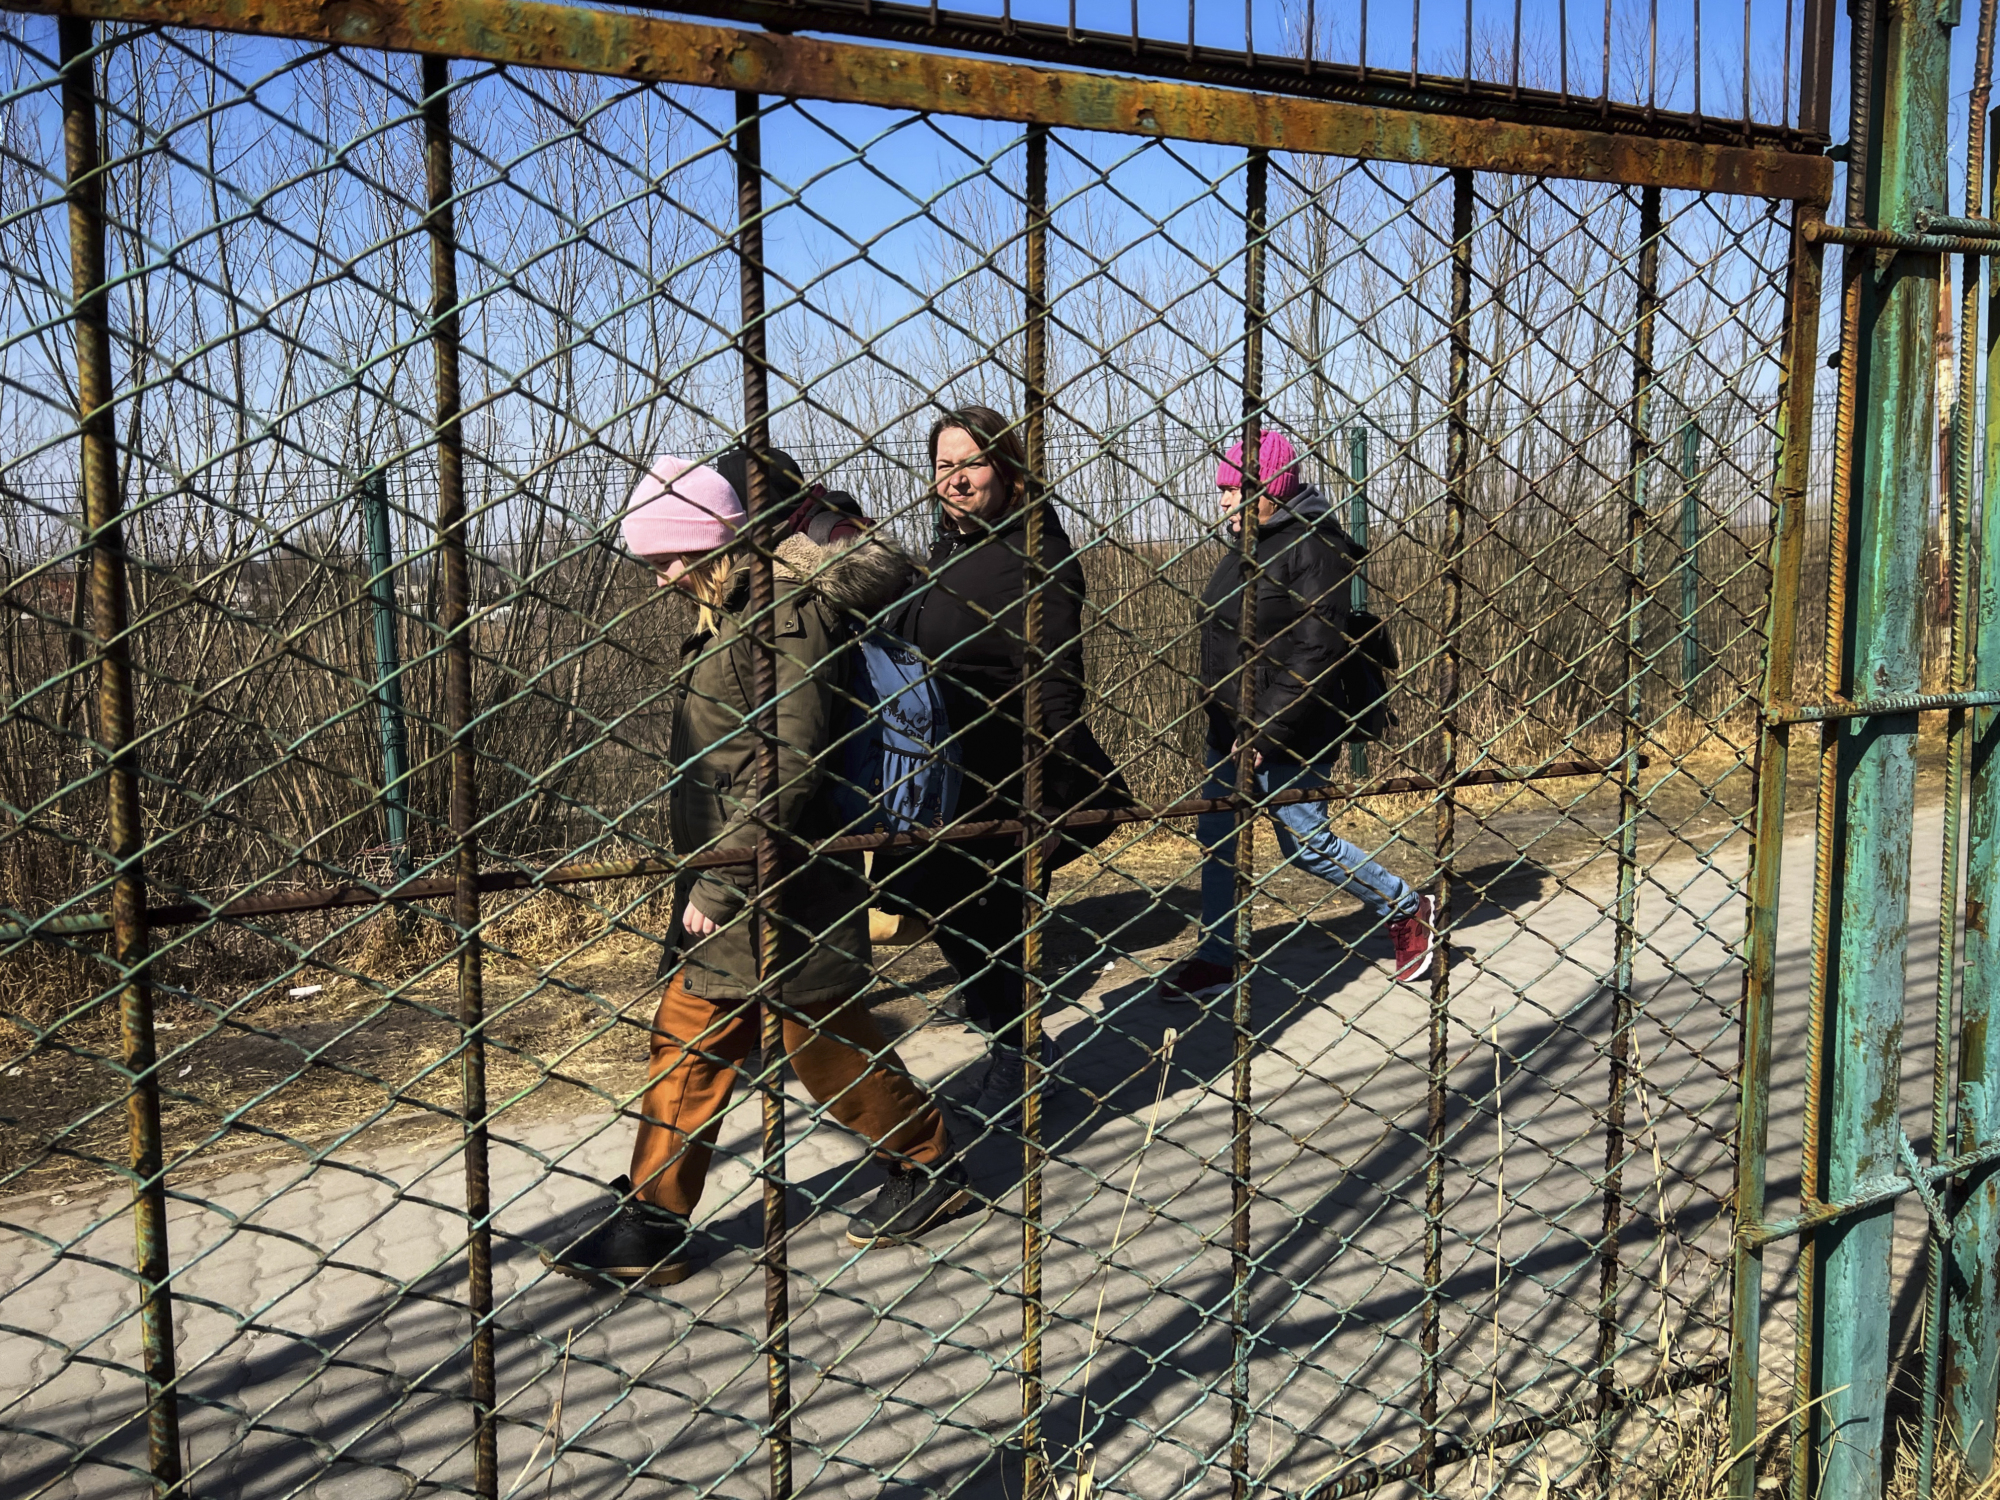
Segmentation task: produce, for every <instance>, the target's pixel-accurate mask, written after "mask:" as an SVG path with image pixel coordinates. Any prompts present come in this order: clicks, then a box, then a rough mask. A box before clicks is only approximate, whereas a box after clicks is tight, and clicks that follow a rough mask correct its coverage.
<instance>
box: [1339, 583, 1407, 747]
mask: <svg viewBox="0 0 2000 1500" xmlns="http://www.w3.org/2000/svg"><path fill="white" fill-rule="evenodd" d="M1342 628H1343V629H1344V630H1345V632H1346V635H1347V654H1346V655H1345V656H1344V657H1342V658H1341V661H1340V701H1341V703H1342V704H1343V705H1344V706H1345V708H1346V712H1347V725H1348V731H1347V732H1348V736H1349V737H1350V738H1351V739H1357V740H1379V739H1381V738H1383V737H1384V736H1385V735H1387V734H1388V732H1389V730H1390V729H1391V728H1392V727H1393V726H1394V725H1395V723H1396V715H1395V712H1394V711H1393V710H1392V709H1391V708H1390V707H1389V691H1390V689H1391V688H1393V687H1394V686H1395V685H1396V674H1397V672H1399V671H1400V670H1402V665H1403V664H1402V661H1401V660H1400V658H1398V657H1397V655H1396V643H1395V641H1393V640H1392V639H1390V636H1389V625H1388V622H1387V621H1385V620H1384V619H1383V618H1382V617H1381V616H1380V615H1373V614H1370V613H1369V612H1368V611H1367V610H1365V609H1357V610H1352V611H1350V612H1349V613H1348V615H1347V619H1346V622H1345V624H1344V625H1343V627H1342Z"/></svg>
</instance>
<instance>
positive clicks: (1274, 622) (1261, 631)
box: [1201, 485, 1362, 762]
mask: <svg viewBox="0 0 2000 1500" xmlns="http://www.w3.org/2000/svg"><path fill="white" fill-rule="evenodd" d="M1228 536H1229V544H1230V545H1229V552H1228V555H1227V556H1225V557H1224V558H1223V559H1222V561H1221V562H1220V563H1218V564H1217V565H1216V569H1215V574H1214V576H1213V577H1211V578H1210V579H1209V581H1208V587H1207V589H1205V590H1204V591H1203V592H1202V596H1201V685H1202V690H1203V692H1204V694H1205V695H1206V705H1205V706H1206V708H1207V710H1208V740H1209V744H1210V746H1211V747H1214V748H1218V749H1227V748H1228V747H1229V746H1230V745H1231V744H1233V743H1234V742H1235V741H1236V739H1237V738H1238V735H1237V724H1236V715H1237V706H1238V703H1239V692H1240V688H1239V678H1238V676H1237V671H1238V664H1239V663H1240V662H1241V660H1242V654H1241V653H1242V646H1241V643H1240V637H1239V634H1238V629H1239V627H1238V624H1237V621H1238V619H1239V617H1240V613H1241V607H1242V600H1243V555H1242V551H1241V548H1240V546H1239V545H1238V539H1237V537H1236V535H1235V534H1234V533H1229V534H1228ZM1361 555H1362V554H1361V549H1360V548H1359V547H1357V546H1356V545H1355V544H1354V541H1353V540H1352V538H1350V537H1349V536H1348V534H1347V533H1346V532H1345V531H1343V530H1341V528H1340V524H1339V522H1337V521H1336V520H1334V518H1333V513H1332V511H1331V509H1330V508H1329V507H1328V505H1327V503H1326V500H1325V498H1324V497H1323V496H1322V495H1321V494H1320V492H1319V491H1318V490H1317V489H1315V488H1313V487H1312V486H1311V485H1306V486H1304V487H1303V488H1301V489H1300V490H1299V492H1298V493H1297V494H1296V495H1294V496H1293V497H1292V499H1291V501H1290V503H1289V504H1287V505H1286V506H1285V507H1284V508H1283V509H1281V510H1280V511H1279V512H1278V513H1277V514H1276V515H1274V516H1273V517H1272V518H1271V519H1270V520H1268V521H1266V522H1264V523H1263V525H1262V526H1261V527H1259V528H1258V533H1257V561H1258V564H1259V566H1260V568H1261V570H1262V573H1263V585H1262V587H1261V588H1259V590H1258V592H1257V615H1256V621H1255V624H1256V646H1257V650H1256V654H1255V655H1254V656H1253V657H1252V658H1251V671H1252V677H1251V680H1252V682H1253V683H1254V685H1255V686H1254V691H1255V698H1254V700H1253V701H1254V702H1255V704H1256V708H1255V710H1254V713H1253V717H1252V723H1251V729H1252V735H1251V742H1252V743H1253V744H1254V745H1255V746H1256V748H1257V749H1258V750H1260V751H1262V752H1263V754H1264V757H1265V759H1267V760H1273V759H1275V760H1279V761H1283V762H1311V761H1315V760H1319V759H1321V758H1323V757H1324V756H1325V754H1326V752H1327V751H1328V750H1330V749H1331V748H1332V747H1333V746H1335V745H1337V744H1339V743H1340V742H1341V740H1342V739H1344V738H1345V737H1346V735H1347V733H1348V728H1349V725H1348V716H1349V711H1350V708H1351V705H1349V704H1348V703H1347V702H1346V701H1345V694H1344V693H1343V692H1342V690H1341V666H1342V663H1343V662H1344V661H1345V660H1346V658H1347V653H1348V651H1349V650H1350V646H1349V643H1348V639H1347V632H1346V625H1347V617H1348V613H1349V611H1350V608H1351V603H1352V598H1353V589H1352V584H1353V578H1354V566H1355V564H1356V562H1358V561H1359V560H1360V558H1361Z"/></svg>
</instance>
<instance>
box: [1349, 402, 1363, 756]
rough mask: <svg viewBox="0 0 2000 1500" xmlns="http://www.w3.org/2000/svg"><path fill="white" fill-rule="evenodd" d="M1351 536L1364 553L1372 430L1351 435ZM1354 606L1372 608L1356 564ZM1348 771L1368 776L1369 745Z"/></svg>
mask: <svg viewBox="0 0 2000 1500" xmlns="http://www.w3.org/2000/svg"><path fill="white" fill-rule="evenodd" d="M1347 485H1348V489H1347V534H1348V535H1349V536H1351V537H1353V538H1354V542H1355V545H1356V546H1358V547H1360V548H1361V549H1362V550H1363V551H1366V550H1367V547H1368V429H1367V428H1365V427H1359V426H1357V427H1355V428H1353V429H1351V430H1350V431H1349V432H1348V434H1347ZM1352 587H1353V593H1352V596H1351V603H1352V607H1353V609H1354V610H1355V612H1356V613H1357V614H1358V613H1359V612H1360V611H1362V610H1364V609H1366V608H1368V573H1367V569H1366V565H1365V564H1362V563H1356V564H1355V565H1354V582H1353V586H1352ZM1347 769H1348V770H1350V771H1352V772H1353V773H1354V774H1355V775H1356V776H1366V775H1367V774H1368V746H1367V745H1365V744H1364V743H1362V741H1360V740H1358V739H1356V740H1352V741H1350V742H1349V744H1348V746H1347Z"/></svg>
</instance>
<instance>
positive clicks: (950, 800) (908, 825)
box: [833, 630, 962, 834]
mask: <svg viewBox="0 0 2000 1500" xmlns="http://www.w3.org/2000/svg"><path fill="white" fill-rule="evenodd" d="M850 644H851V646H852V649H853V656H852V657H851V658H850V660H851V665H850V667H849V669H848V681H847V695H848V709H847V714H846V716H845V722H844V723H843V726H842V731H841V736H840V745H839V749H838V751H837V755H838V765H837V766H836V768H835V772H834V774H835V778H836V779H835V782H834V789H833V800H834V806H835V807H836V808H838V809H839V812H840V820H841V824H842V832H843V833H847V834H861V833H910V832H912V831H914V830H917V829H930V830H937V829H941V828H943V827H944V825H945V824H946V823H948V822H949V821H950V820H951V816H952V814H953V813H954V812H955V811H957V808H958V785H959V780H960V777H961V775H962V773H961V771H960V768H959V763H958V747H957V746H956V745H954V744H952V743H951V724H950V722H949V721H948V719H947V717H946V714H945V709H944V695H943V694H941V693H940V692H939V691H938V688H937V684H936V683H935V682H933V681H932V680H931V676H930V673H929V672H928V671H927V670H926V669H925V667H924V664H923V662H922V661H921V660H919V659H918V656H917V653H916V652H915V651H914V650H913V649H911V647H910V644H909V643H908V642H907V641H904V640H900V639H898V638H897V637H896V636H893V635H891V634H889V633H888V632H887V631H885V630H868V631H864V632H862V633H861V634H859V635H857V636H856V637H854V639H853V641H852V642H851V643H850Z"/></svg>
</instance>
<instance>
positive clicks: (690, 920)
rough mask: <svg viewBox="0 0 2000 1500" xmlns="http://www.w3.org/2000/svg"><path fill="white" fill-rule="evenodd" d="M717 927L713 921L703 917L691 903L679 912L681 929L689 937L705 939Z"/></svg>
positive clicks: (698, 909)
mask: <svg viewBox="0 0 2000 1500" xmlns="http://www.w3.org/2000/svg"><path fill="white" fill-rule="evenodd" d="M718 925H719V924H718V923H716V922H715V921H714V920H713V919H711V918H709V917H705V916H703V915H702V913H701V910H700V908H699V907H697V906H696V905H695V904H694V903H693V902H692V901H690V902H688V904H687V906H686V908H685V909H684V910H683V911H682V912H681V927H682V928H683V930H685V931H686V933H687V935H688V936H689V937H698V938H701V937H707V936H708V935H709V934H710V933H711V932H713V931H715V929H716V927H717V926H718Z"/></svg>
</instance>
